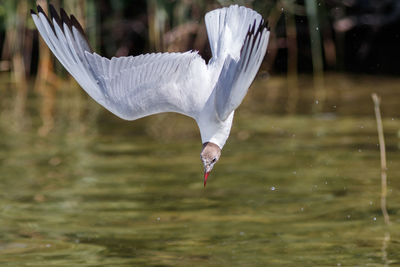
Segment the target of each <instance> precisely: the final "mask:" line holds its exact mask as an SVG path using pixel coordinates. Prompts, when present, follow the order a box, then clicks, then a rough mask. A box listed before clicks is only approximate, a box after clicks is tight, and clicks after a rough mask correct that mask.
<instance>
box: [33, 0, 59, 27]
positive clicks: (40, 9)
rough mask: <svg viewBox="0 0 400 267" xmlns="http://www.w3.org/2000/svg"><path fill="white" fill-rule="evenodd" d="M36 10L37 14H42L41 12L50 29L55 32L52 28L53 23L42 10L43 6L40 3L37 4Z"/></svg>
mask: <svg viewBox="0 0 400 267" xmlns="http://www.w3.org/2000/svg"><path fill="white" fill-rule="evenodd" d="M37 11H38V14H39V13H42V14H43V16H44V17H45V18H46V20H47V22H48V23H49V25H50V27H51V29H52V30H53V32H54V33H55V32H56V31H55V29H54V25H53V23H52V22H51V20H50V19H49V17H48V16H47V15H46V13H45V12H44V10H43V8H42V7H41V6H40V5H38V6H37Z"/></svg>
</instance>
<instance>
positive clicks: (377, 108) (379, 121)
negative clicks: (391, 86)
mask: <svg viewBox="0 0 400 267" xmlns="http://www.w3.org/2000/svg"><path fill="white" fill-rule="evenodd" d="M371 96H372V101H373V102H374V109H375V117H376V126H377V130H378V138H379V148H380V153H381V210H382V214H383V218H384V220H385V224H390V219H389V214H388V211H387V208H386V196H387V174H386V171H387V164H386V148H385V137H384V134H383V124H382V117H381V110H380V103H381V99H380V98H379V97H378V95H377V94H375V93H374V94H372V95H371Z"/></svg>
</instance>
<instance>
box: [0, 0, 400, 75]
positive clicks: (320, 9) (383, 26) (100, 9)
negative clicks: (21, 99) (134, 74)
mask: <svg viewBox="0 0 400 267" xmlns="http://www.w3.org/2000/svg"><path fill="white" fill-rule="evenodd" d="M48 2H49V1H46V0H37V1H34V0H13V1H10V0H0V51H1V61H0V71H10V72H14V73H18V74H17V75H16V77H18V78H16V80H18V81H20V80H21V79H22V78H21V77H23V76H25V77H27V76H29V75H35V74H36V72H37V71H38V66H41V65H43V64H41V62H40V60H41V59H42V57H41V56H39V55H40V54H43V53H45V52H44V49H45V48H43V47H42V45H38V41H39V40H40V38H39V37H38V34H37V31H36V29H35V28H34V25H33V23H32V20H31V18H30V16H29V15H28V14H29V9H30V8H33V9H35V7H34V6H35V5H36V4H40V5H42V6H43V7H44V8H45V9H46V6H47V3H48ZM51 3H52V4H54V5H55V6H56V7H57V8H59V7H64V8H65V9H66V10H67V12H69V13H71V14H75V16H77V17H78V19H79V20H80V21H81V23H82V24H83V25H84V27H85V28H86V31H87V35H88V37H89V40H90V42H91V44H92V46H93V47H94V48H95V50H96V51H97V52H99V53H102V54H104V55H106V56H109V57H110V56H113V55H117V56H126V55H131V54H133V55H137V54H141V53H146V52H153V51H184V50H189V49H194V50H198V51H199V52H200V53H201V54H202V55H203V56H204V57H205V58H206V59H209V58H210V56H211V54H210V50H209V45H208V41H207V34H206V30H205V26H204V14H205V13H206V12H207V11H209V10H212V9H215V8H218V7H221V6H228V5H231V4H239V5H245V6H248V7H251V8H253V9H255V10H257V11H258V12H260V13H261V14H262V15H263V16H264V18H268V19H269V22H270V23H269V25H270V27H271V33H272V35H271V40H270V45H269V53H268V56H267V57H266V60H265V62H266V63H265V64H268V65H265V66H264V69H265V70H267V71H276V72H288V73H289V74H290V75H291V76H293V75H294V77H295V76H296V75H297V74H296V73H297V72H298V71H300V72H314V73H316V75H318V76H321V73H322V72H323V71H325V70H342V71H349V70H350V71H361V72H368V73H389V74H390V73H392V74H398V73H399V68H398V67H397V66H396V65H395V64H394V63H393V60H392V59H393V57H396V56H397V57H399V58H400V54H399V52H398V49H397V47H398V45H400V36H399V32H398V30H397V29H398V26H400V3H399V1H396V0H384V1H381V2H380V3H376V1H373V0H365V1H361V0H353V1H338V0H326V1H322V0H317V1H314V0H218V1H214V0H207V1H200V0H147V1H146V0H139V1H128V0H119V1H111V0H99V1H95V0H87V1H84V0H68V1H66V0H54V1H51ZM44 60H47V61H48V60H49V59H48V58H46V57H45V58H44ZM47 65H49V64H47ZM49 67H50V66H49ZM39 68H40V67H39ZM57 69H61V68H59V67H57V68H56V70H57ZM21 73H23V74H24V75H22V74H21Z"/></svg>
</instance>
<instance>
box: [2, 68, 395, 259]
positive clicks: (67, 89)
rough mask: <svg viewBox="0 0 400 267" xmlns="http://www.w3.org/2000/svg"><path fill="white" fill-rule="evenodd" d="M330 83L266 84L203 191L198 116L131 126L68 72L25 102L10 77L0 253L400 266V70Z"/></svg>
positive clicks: (248, 105)
mask: <svg viewBox="0 0 400 267" xmlns="http://www.w3.org/2000/svg"><path fill="white" fill-rule="evenodd" d="M325 82H326V87H325V89H326V91H325V92H322V93H321V92H315V91H314V90H313V89H310V88H312V82H311V81H310V78H309V77H302V78H301V83H300V88H299V91H298V92H296V91H291V89H287V86H286V84H285V79H283V78H272V79H270V80H269V81H265V80H264V79H259V80H257V81H256V83H255V84H254V86H253V87H252V88H251V92H250V93H249V95H248V97H247V98H246V100H245V102H244V103H243V105H242V106H241V107H240V109H239V110H238V111H237V113H236V117H235V121H234V126H233V129H232V134H231V137H230V139H229V140H228V142H227V144H226V146H225V148H224V150H223V153H222V157H221V159H220V161H219V162H218V164H217V165H216V167H215V168H214V170H213V172H212V173H211V175H210V178H209V181H208V184H207V188H206V189H204V188H203V181H202V179H203V177H202V166H201V162H200V159H199V153H200V149H201V143H200V137H199V133H198V130H197V128H196V127H197V126H196V125H195V123H194V121H192V120H191V119H189V118H186V117H183V116H181V115H177V114H160V115H156V116H152V117H149V118H145V119H140V120H138V121H134V122H127V121H123V120H121V119H118V118H116V117H115V116H113V115H111V114H109V113H108V112H107V111H105V110H104V109H102V108H101V107H99V106H98V105H97V104H96V103H94V102H93V101H92V100H90V99H89V98H88V97H87V96H86V95H85V94H84V93H82V92H81V90H80V89H79V88H77V87H76V86H75V85H74V84H73V83H70V82H68V83H65V84H64V85H63V86H60V87H59V88H57V89H56V90H55V91H54V96H55V97H54V98H52V97H49V96H48V95H47V96H46V95H43V94H41V93H40V92H37V91H33V90H32V89H28V92H27V94H28V96H27V99H26V100H24V97H23V96H22V97H21V94H22V95H23V92H22V93H20V91H18V89H17V88H15V87H14V86H13V84H12V83H10V82H7V83H6V82H3V83H2V89H1V91H0V104H1V106H0V212H1V213H0V214H1V215H0V216H1V217H0V265H1V266H388V265H393V266H396V265H398V266H400V227H399V225H400V211H399V210H400V194H399V191H400V138H399V130H400V116H399V115H400V80H399V79H395V78H379V77H358V76H357V77H354V76H338V75H330V76H328V77H326V81H325ZM374 91H376V92H377V93H379V94H380V95H381V96H382V112H383V118H384V130H385V137H386V149H387V159H388V172H387V175H388V181H389V184H388V195H387V209H388V212H389V216H390V221H391V224H390V225H386V224H385V223H384V220H383V216H382V212H381V207H380V194H381V181H380V156H379V147H378V145H377V142H378V138H377V132H376V122H375V117H374V113H373V105H372V101H371V98H370V93H371V92H374ZM321 95H322V96H323V95H324V96H325V98H324V99H322V98H319V97H318V96H321ZM21 99H22V100H21ZM21 101H22V102H21ZM21 103H22V104H21ZM43 123H45V126H43ZM46 125H47V126H46Z"/></svg>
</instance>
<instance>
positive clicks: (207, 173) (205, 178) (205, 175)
mask: <svg viewBox="0 0 400 267" xmlns="http://www.w3.org/2000/svg"><path fill="white" fill-rule="evenodd" d="M209 174H210V172H205V173H204V187H206V183H207V179H208V175H209Z"/></svg>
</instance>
